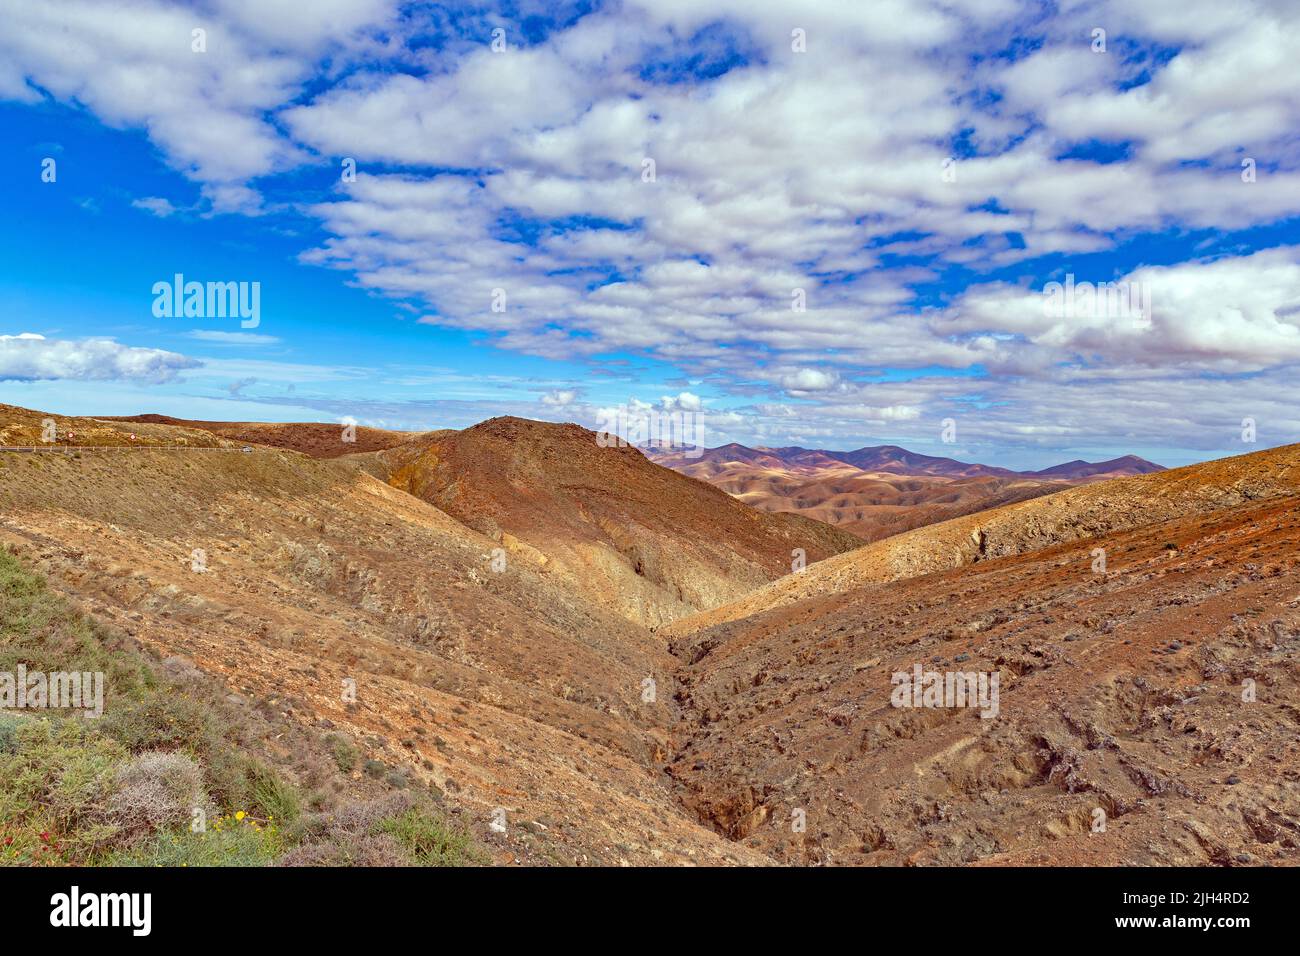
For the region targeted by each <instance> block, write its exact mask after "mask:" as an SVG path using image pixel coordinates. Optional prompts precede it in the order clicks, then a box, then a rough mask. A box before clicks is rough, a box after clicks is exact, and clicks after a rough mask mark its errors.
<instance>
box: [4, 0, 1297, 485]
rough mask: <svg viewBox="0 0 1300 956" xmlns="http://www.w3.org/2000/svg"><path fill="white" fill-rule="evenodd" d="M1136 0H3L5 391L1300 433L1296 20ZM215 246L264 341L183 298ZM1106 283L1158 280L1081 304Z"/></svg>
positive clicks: (204, 405)
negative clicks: (55, 40)
mask: <svg viewBox="0 0 1300 956" xmlns="http://www.w3.org/2000/svg"><path fill="white" fill-rule="evenodd" d="M1127 6H1128V5H1125V4H1109V3H1088V2H1085V3H1079V4H1069V5H1052V6H1045V5H1040V4H1037V3H1017V2H1014V0H963V2H957V3H939V2H937V0H936V2H934V3H929V2H922V0H918V2H915V3H909V4H901V3H898V4H895V3H893V2H882V3H879V4H872V5H862V4H857V3H847V2H845V3H836V2H817V3H813V2H811V0H810V2H792V3H783V4H765V3H752V2H740V0H722V2H718V3H714V4H709V5H702V4H697V3H685V2H676V0H663V2H659V3H648V2H647V3H639V2H631V0H629V2H620V3H608V4H600V3H595V2H591V3H571V4H559V5H557V4H545V5H543V4H530V3H526V2H525V3H515V4H494V5H475V4H465V5H458V7H457V8H456V10H455V11H454V12H452V13H448V12H445V11H443V10H441V9H440V8H437V7H434V6H431V5H427V4H399V3H396V2H387V0H347V2H342V0H340V2H333V0H329V2H325V0H322V2H321V3H319V4H314V5H312V9H311V10H301V9H299V7H301V5H300V4H297V5H295V4H289V3H279V2H271V0H262V2H259V3H252V2H250V0H213V2H203V3H195V4H191V5H182V4H167V5H164V4H161V3H153V2H149V0H132V2H120V3H118V2H105V3H96V4H81V3H77V2H69V3H62V4H50V5H40V6H39V7H37V6H36V5H30V4H21V3H16V2H13V0H0V18H2V19H3V20H4V21H5V22H6V24H7V32H6V34H5V35H4V36H3V37H0V130H2V131H3V135H4V141H5V143H6V146H7V147H8V148H6V149H4V150H0V174H2V175H0V207H3V208H4V210H5V212H6V216H5V225H6V227H7V228H5V229H3V230H0V256H2V258H0V262H2V263H3V265H2V266H0V314H2V315H3V316H4V319H3V323H2V324H0V402H7V403H11V404H18V405H24V406H29V407H37V408H41V409H46V410H51V411H57V412H64V413H76V414H95V413H100V414H131V413H137V412H145V411H157V412H163V413H167V414H173V415H178V416H186V417H198V418H224V419H238V418H250V419H264V420H304V419H310V420H341V419H343V418H345V417H350V418H354V419H355V420H357V421H360V422H363V423H366V424H375V425H387V426H390V427H402V428H426V427H428V428H433V427H460V426H464V425H467V424H470V423H472V422H475V421H478V420H481V419H483V418H486V417H490V416H492V415H496V414H518V415H526V416H530V417H535V418H546V419H552V420H561V421H577V422H579V423H581V424H584V425H587V426H588V427H592V426H594V425H595V424H596V422H597V421H598V420H599V418H600V416H601V415H602V413H603V412H608V410H609V409H611V408H614V407H618V406H624V407H631V408H633V409H649V408H659V409H670V410H671V409H675V410H679V411H682V412H685V413H688V414H691V415H695V416H698V417H699V418H700V419H701V420H702V421H704V422H705V424H706V427H707V433H708V436H709V437H708V443H709V444H711V445H712V444H722V443H724V442H726V441H733V440H734V441H741V442H745V443H748V444H767V445H786V444H802V445H805V446H810V447H829V448H852V447H858V446H860V445H864V444H877V443H884V442H889V443H897V444H902V445H906V446H908V447H911V448H915V449H916V450H918V451H924V452H927V453H932V454H945V455H951V456H953V457H964V458H969V459H977V460H982V461H988V462H991V463H995V464H1002V465H1007V466H1010V467H1043V466H1046V465H1048V464H1052V463H1055V462H1057V461H1060V460H1064V459H1068V458H1075V457H1085V458H1099V457H1112V456H1115V455H1119V454H1125V453H1137V454H1141V455H1143V456H1145V457H1148V458H1151V459H1152V460H1155V461H1159V462H1161V463H1163V464H1170V465H1174V464H1181V463H1185V462H1189V461H1194V460H1200V459H1204V458H1210V457H1218V456H1220V455H1224V454H1232V453H1238V452H1241V451H1249V450H1252V446H1249V445H1245V444H1243V443H1242V441H1241V426H1242V421H1243V419H1246V418H1250V419H1252V420H1254V421H1255V422H1256V425H1257V431H1258V436H1259V438H1258V441H1259V445H1262V446H1268V445H1274V444H1281V443H1284V442H1291V441H1297V440H1300V413H1298V412H1297V411H1296V409H1297V407H1298V405H1297V402H1296V401H1295V399H1296V398H1297V397H1300V396H1297V395H1296V394H1295V390H1296V385H1295V382H1296V376H1295V366H1296V364H1297V362H1300V255H1298V254H1297V250H1298V249H1300V171H1298V169H1300V146H1298V145H1297V141H1296V139H1295V137H1294V130H1295V129H1296V128H1300V127H1298V126H1297V121H1300V79H1298V78H1297V74H1296V71H1295V70H1294V69H1292V68H1290V66H1293V64H1294V59H1295V54H1296V53H1297V52H1300V51H1298V50H1297V49H1296V46H1297V40H1296V39H1295V37H1296V36H1298V35H1300V33H1298V32H1297V28H1300V22H1297V12H1296V11H1295V10H1294V9H1291V8H1290V5H1288V4H1285V3H1281V2H1278V3H1272V2H1267V0H1259V2H1257V3H1254V4H1246V6H1247V7H1249V8H1250V9H1249V10H1234V11H1225V10H1223V9H1220V8H1221V7H1222V4H1214V3H1202V2H1200V0H1187V2H1179V3H1172V2H1164V0H1152V2H1151V3H1147V4H1143V5H1142V6H1143V9H1142V10H1141V11H1133V10H1129V9H1127ZM1229 14H1231V15H1229ZM195 29H201V30H202V31H204V32H203V41H202V44H201V45H202V46H203V49H201V50H196V49H195V48H194V44H195V39H194V33H193V31H194V30H195ZM1098 29H1103V30H1105V31H1106V32H1105V44H1104V47H1103V48H1102V49H1098V39H1097V34H1096V31H1097V30H1098ZM55 30H57V31H60V35H62V36H64V37H65V38H66V42H64V43H63V44H62V45H61V46H51V45H50V44H48V43H44V42H42V40H41V38H42V37H45V36H49V35H51V31H55ZM1242 64H1247V65H1246V66H1244V67H1243V66H1242ZM349 159H350V160H352V161H354V163H355V168H356V171H357V175H356V177H355V180H351V179H349V178H347V177H345V176H343V175H342V171H343V170H344V169H345V168H347V165H346V163H345V160H349ZM49 160H52V161H53V163H54V169H55V172H56V176H55V178H54V181H52V182H48V181H43V178H42V172H43V170H44V169H45V168H47V167H48V165H49V164H48V162H47V161H49ZM651 161H653V175H652V176H651V175H648V172H647V168H648V166H649V165H650V163H651ZM45 178H47V179H48V178H49V177H48V176H46V177H45ZM176 273H183V274H184V275H185V276H186V278H187V279H192V280H198V281H200V282H207V281H220V282H227V281H230V282H246V283H253V282H256V283H258V284H259V288H260V293H261V308H260V316H259V323H258V325H257V326H256V328H243V327H241V325H240V321H239V319H238V318H236V317H225V316H191V317H189V318H184V317H180V318H177V317H166V316H164V317H159V316H156V315H155V314H154V310H153V303H154V296H153V293H152V291H151V290H152V288H153V286H154V284H155V283H157V282H159V281H170V280H171V278H172V276H173V275H174V274H176ZM1067 275H1068V276H1073V280H1074V283H1084V282H1092V283H1097V282H1116V283H1119V284H1120V286H1119V288H1120V289H1121V290H1124V291H1125V292H1126V294H1127V293H1132V301H1133V302H1139V303H1141V302H1145V303H1146V304H1147V307H1146V308H1145V310H1143V309H1141V308H1132V307H1130V305H1129V300H1128V299H1124V300H1122V301H1121V302H1120V304H1119V305H1116V302H1115V301H1109V302H1102V301H1101V300H1100V299H1099V300H1094V301H1089V300H1079V301H1074V300H1072V301H1071V305H1070V310H1069V311H1068V312H1066V313H1065V314H1054V313H1052V312H1051V310H1050V309H1049V308H1047V307H1046V306H1045V299H1046V295H1045V293H1046V290H1047V289H1048V288H1049V284H1050V283H1052V282H1065V281H1066V277H1067ZM1072 284H1073V283H1072ZM800 297H801V299H802V302H801V305H802V307H801V308H800V307H796V306H795V305H794V302H795V300H796V299H797V298H800ZM494 303H497V304H500V305H501V307H500V308H498V309H494V307H493V306H494ZM948 419H952V420H953V421H955V422H956V427H957V435H958V439H957V442H956V443H954V444H944V443H943V442H941V440H940V436H941V431H942V425H943V423H944V422H945V421H946V420H948ZM1254 447H1259V446H1254Z"/></svg>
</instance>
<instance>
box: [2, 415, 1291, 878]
mask: <svg viewBox="0 0 1300 956" xmlns="http://www.w3.org/2000/svg"><path fill="white" fill-rule="evenodd" d="M51 418H52V419H53V420H54V422H55V425H56V428H57V430H58V433H59V434H60V435H62V434H63V433H64V432H65V431H71V432H73V433H80V434H86V435H91V436H93V437H94V440H93V441H88V442H86V444H102V445H105V446H108V447H106V448H104V449H102V450H94V451H92V450H76V449H73V448H65V449H64V450H62V451H60V450H58V449H54V450H45V451H22V452H18V451H15V452H3V453H0V546H3V547H5V548H6V549H8V550H9V551H10V552H11V553H12V555H13V556H14V558H16V562H13V561H10V562H9V564H11V565H14V566H15V567H16V568H18V569H19V570H15V571H12V572H11V573H13V574H26V573H28V572H29V571H34V572H40V573H42V574H44V575H46V576H47V577H48V580H49V586H50V587H51V588H52V589H53V590H54V591H55V592H57V594H58V595H59V599H60V600H65V601H67V602H70V603H71V604H72V605H74V606H75V607H77V608H79V609H80V610H81V611H84V612H85V613H86V614H87V615H89V617H90V618H91V619H93V621H94V622H96V624H95V628H96V631H95V633H103V634H110V635H112V634H120V635H122V637H121V640H122V641H123V642H127V641H129V642H132V643H133V644H134V643H138V645H139V646H140V647H141V648H143V650H144V651H145V652H148V653H149V654H150V655H151V657H152V658H153V659H156V660H157V661H160V662H162V663H163V664H165V665H166V667H167V668H169V669H171V670H175V671H177V672H180V673H184V672H188V671H191V670H193V671H196V672H200V673H202V674H203V675H206V676H205V678H204V679H205V680H208V681H212V682H215V686H216V687H217V688H219V689H218V690H217V691H216V693H215V700H217V701H218V702H219V701H221V700H227V701H228V702H229V703H230V705H231V707H237V708H239V709H240V710H241V712H244V711H252V712H255V713H256V714H260V715H265V718H264V719H262V718H259V721H261V722H259V723H255V727H256V728H258V731H257V732H258V737H257V741H258V744H257V746H258V750H259V754H261V755H262V759H265V760H267V761H269V762H270V764H271V766H272V769H273V770H274V771H275V772H276V773H278V774H280V775H282V776H283V777H284V778H286V779H287V780H288V781H289V782H290V783H292V784H294V785H299V786H302V787H303V788H304V790H306V789H307V788H308V787H309V786H315V784H312V783H311V782H310V781H309V780H306V779H302V778H304V777H305V776H306V775H307V774H308V773H309V772H310V771H309V769H308V768H307V767H305V766H304V763H303V752H304V751H305V750H306V749H308V748H307V746H306V744H303V743H299V742H304V741H305V742H308V743H309V744H310V746H311V747H319V746H323V745H324V744H323V742H324V741H327V740H328V741H332V742H333V743H332V744H330V746H337V747H341V748H343V749H344V750H345V751H347V752H348V753H352V754H355V760H354V761H350V762H348V764H347V767H348V769H347V770H346V772H345V773H344V778H345V779H343V780H341V781H340V780H335V784H334V785H338V786H342V787H344V788H345V789H346V788H347V787H349V786H352V787H355V788H356V789H357V790H358V791H359V792H360V791H364V792H365V794H366V798H367V799H379V800H384V799H386V798H387V797H386V795H387V796H396V795H397V793H396V792H397V791H412V792H414V791H419V792H421V793H425V794H428V795H430V796H431V797H433V798H436V801H437V803H438V805H439V806H440V807H441V808H443V810H444V811H445V812H446V813H447V814H448V815H449V818H451V819H455V820H458V821H461V822H462V823H463V824H464V825H465V826H467V827H468V828H469V831H470V833H471V834H472V836H473V838H474V841H475V843H476V845H479V846H481V847H482V848H483V851H484V852H485V853H487V854H488V855H489V856H490V858H491V860H492V861H493V862H496V863H501V864H518V863H521V864H543V865H548V864H559V865H569V864H577V865H583V864H596V863H603V864H615V865H617V864H630V865H638V864H728V865H730V864H770V863H774V862H777V863H781V862H786V863H788V862H793V863H826V864H835V865H855V864H862V865H875V864H959V863H960V864H994V865H996V864H1006V863H1035V864H1091V863H1115V864H1126V865H1143V864H1171V863H1186V864H1213V865H1245V864H1260V863H1288V862H1291V863H1294V862H1296V860H1297V859H1298V858H1300V857H1298V854H1300V824H1297V820H1300V769H1298V768H1300V731H1297V726H1300V717H1297V709H1296V705H1295V701H1296V700H1297V692H1298V691H1300V669H1298V668H1297V665H1296V660H1297V652H1300V518H1297V507H1300V446H1291V447H1286V448H1278V449H1272V450H1269V451H1265V452H1259V453H1255V454H1252V455H1244V456H1239V457H1236V458H1230V459H1223V460H1221V461H1216V462H1210V463H1207V464H1203V465H1197V466H1193V467H1190V468H1184V469H1178V470H1175V471H1168V472H1159V473H1155V474H1149V475H1144V476H1138V477H1129V478H1121V479H1116V480H1111V481H1100V482H1097V483H1092V484H1087V485H1082V486H1079V487H1073V488H1070V489H1068V490H1066V491H1063V492H1058V493H1054V494H1051V495H1048V496H1045V497H1040V498H1035V499H1033V500H1030V501H1024V502H1019V503H1016V504H1011V505H1007V506H1003V507H999V508H995V509H992V510H989V511H985V512H982V513H980V514H977V515H972V516H964V517H959V518H956V519H953V520H950V521H946V522H943V523H941V524H937V525H933V526H929V527H925V528H921V529H917V530H913V531H910V532H907V533H905V534H901V535H897V536H894V537H891V538H888V539H885V540H882V541H878V542H875V543H872V544H868V545H865V546H862V547H860V548H857V549H856V550H852V551H849V552H847V553H841V554H833V553H832V552H833V550H834V549H835V548H836V547H839V546H842V545H845V544H847V543H850V542H849V540H848V539H846V538H844V537H841V536H840V535H841V534H842V533H841V532H838V531H836V530H835V529H832V528H829V527H827V526H825V525H819V524H817V523H815V522H811V521H807V520H804V519H801V518H799V517H798V516H793V515H765V514H762V513H760V512H757V511H755V510H753V509H751V508H749V507H748V506H746V505H744V504H743V503H741V502H740V501H737V500H736V499H734V498H732V497H730V496H728V495H726V494H725V493H723V492H722V491H720V490H718V489H716V488H713V487H711V486H709V485H707V484H704V483H702V482H699V481H696V480H694V479H691V478H688V477H685V476H681V475H676V474H674V473H673V472H671V471H668V470H666V469H663V468H659V467H658V466H656V465H653V464H652V463H650V462H649V461H647V460H646V459H645V458H644V457H643V456H642V455H641V454H640V453H639V452H637V451H636V450H634V449H630V448H624V449H614V448H608V449H606V448H600V447H599V446H598V445H596V443H595V440H594V436H593V435H592V433H590V432H586V431H584V430H582V429H580V428H577V427H576V426H559V425H546V424H542V423H535V422H523V421H521V420H518V419H497V420H494V421H491V422H486V423H484V424H483V425H480V426H476V428H471V429H466V430H464V431H461V432H435V433H425V434H422V435H418V436H416V437H414V438H408V439H406V440H405V441H402V442H400V443H399V444H397V445H395V446H393V447H390V448H386V449H382V450H379V451H371V452H363V453H358V454H352V455H344V456H341V457H321V458H316V457H311V456H309V455H306V454H302V453H300V452H297V451H292V450H288V449H287V448H275V447H267V446H265V445H261V444H251V448H252V450H251V451H248V452H245V451H244V450H243V449H244V447H245V443H246V442H249V443H251V441H252V440H251V439H250V438H248V437H246V436H247V434H249V433H247V432H246V433H244V436H241V438H240V439H239V440H238V441H231V440H230V439H228V438H222V437H218V436H216V435H215V434H213V433H212V432H208V431H205V430H202V429H198V428H195V427H193V426H192V425H189V424H187V425H168V424H164V423H158V422H140V421H131V422H126V421H106V420H96V419H69V418H63V417H60V416H47V415H44V414H43V413H40V412H31V411H27V410H22V409H13V408H7V407H6V408H4V409H0V429H3V430H4V433H5V434H6V435H9V436H12V437H11V438H9V439H7V443H9V444H17V445H30V444H38V443H39V437H40V430H41V429H42V428H44V427H46V424H47V422H46V420H47V419H51ZM277 427H278V428H280V429H283V431H282V432H281V433H280V434H281V435H282V438H283V441H284V442H285V443H287V444H290V445H294V446H304V445H305V446H310V445H311V444H312V441H313V438H312V436H311V434H310V433H309V434H307V435H306V436H300V435H296V434H294V432H293V427H292V426H277ZM33 429H35V431H33ZM308 431H309V432H310V430H308ZM132 435H134V438H133V437H132ZM14 438H17V439H18V440H14ZM317 450H318V451H319V450H320V449H317ZM444 509H445V510H444ZM819 535H820V536H822V537H819ZM817 542H821V545H820V546H821V548H822V551H820V552H819V551H817V550H815V549H816V547H818V544H817ZM794 547H804V548H807V550H808V557H809V559H810V560H811V559H813V558H815V557H817V556H818V555H819V554H828V555H830V556H828V557H825V558H824V559H823V560H821V561H819V562H817V563H813V564H809V565H808V567H807V569H806V570H804V571H802V572H791V571H790V570H789V566H788V563H787V562H788V553H789V550H790V549H792V548H794ZM502 557H504V560H501V558H502ZM7 560H8V559H7ZM783 569H784V573H782V572H783ZM635 581H641V582H643V583H642V584H640V585H637V584H635V583H633V582H635ZM665 595H668V597H665ZM726 595H735V597H734V599H732V600H730V601H729V602H728V603H726V604H722V605H719V606H717V607H711V608H710V607H709V606H708V604H707V603H703V602H707V601H709V600H714V599H721V598H723V597H725V596H726ZM688 597H690V598H692V599H693V600H698V601H700V602H702V606H704V607H706V608H707V609H706V610H703V611H698V612H696V613H693V614H689V615H686V616H682V617H679V618H678V619H677V620H675V621H672V622H671V623H669V624H667V625H666V626H662V627H656V628H652V627H648V626H645V624H643V623H640V622H639V621H638V620H635V619H633V618H634V616H635V615H630V614H629V609H630V608H631V609H633V610H636V609H637V608H640V609H641V610H640V613H642V614H645V615H649V614H650V613H651V612H653V613H655V614H658V615H659V618H658V619H659V620H666V619H667V618H668V617H669V616H671V614H670V612H671V611H672V610H674V609H676V610H679V611H684V609H685V608H686V606H687V605H688V602H687V600H686V598H688ZM670 599H671V600H670ZM672 601H676V602H677V603H676V604H673V603H671V602H672ZM636 602H640V603H636ZM114 640H116V639H115V638H114ZM11 653H12V652H11ZM917 666H919V667H920V668H921V669H922V670H923V671H925V670H930V671H933V672H936V673H938V674H940V675H945V674H954V673H959V672H960V673H963V674H969V675H971V679H972V680H973V681H974V680H976V678H977V677H978V676H979V675H983V676H984V678H985V681H986V684H987V682H988V680H989V679H990V678H991V675H994V674H996V675H997V680H998V684H997V697H996V698H995V699H993V700H992V704H993V707H992V710H991V711H990V712H989V714H990V715H989V717H988V718H982V717H981V716H980V713H979V712H977V711H976V710H975V709H973V708H971V707H960V706H959V707H953V706H938V707H935V706H926V707H920V708H916V707H899V706H895V704H896V703H897V701H895V700H891V695H892V692H893V691H894V684H895V675H897V674H909V673H912V672H913V669H914V668H916V667H917ZM972 686H973V685H972ZM220 688H224V689H225V690H224V691H222V690H220ZM986 689H987V688H986ZM114 693H115V691H114V689H113V687H111V686H110V687H109V688H108V695H109V700H110V704H109V709H110V711H111V710H112V708H113V699H114V698H113V695H114ZM222 693H225V694H226V696H225V697H222ZM984 703H985V704H986V705H987V704H989V703H990V701H989V700H985V701H984ZM986 709H987V708H986ZM291 727H292V728H299V729H301V731H302V732H301V733H297V732H294V733H290V732H288V730H287V729H286V728H291ZM277 728H278V729H277ZM296 741H297V742H296ZM342 767H343V764H340V768H342ZM331 772H332V773H333V771H331ZM336 776H337V774H336ZM349 781H350V782H349ZM341 796H346V794H341Z"/></svg>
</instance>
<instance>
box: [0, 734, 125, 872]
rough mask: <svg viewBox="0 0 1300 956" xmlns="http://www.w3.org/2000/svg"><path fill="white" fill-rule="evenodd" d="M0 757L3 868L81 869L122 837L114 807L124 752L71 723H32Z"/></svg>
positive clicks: (0, 826)
mask: <svg viewBox="0 0 1300 956" xmlns="http://www.w3.org/2000/svg"><path fill="white" fill-rule="evenodd" d="M14 736H15V743H16V746H15V747H14V749H13V750H11V751H8V752H5V753H0V853H3V860H4V862H5V863H11V864H12V863H18V864H38V865H39V864H43V863H49V864H55V863H68V862H79V861H83V860H85V859H87V858H88V857H90V856H92V855H94V854H95V853H97V852H98V851H100V850H102V849H104V848H105V847H106V846H107V845H108V843H109V841H110V840H112V839H113V837H114V836H115V835H116V834H117V832H118V827H117V826H116V825H115V824H114V823H113V822H112V821H111V815H110V813H109V801H110V799H111V796H112V793H113V775H114V770H115V767H116V766H117V765H118V764H119V763H120V762H121V761H122V760H123V759H124V758H125V756H126V754H125V752H124V751H123V750H122V749H121V748H120V747H119V746H118V745H117V744H115V743H114V742H113V741H111V740H108V739H107V738H104V737H102V736H101V735H99V734H97V733H95V732H93V731H91V730H88V729H87V728H86V727H85V726H84V725H83V724H82V723H81V722H80V721H77V720H75V719H71V718H56V719H50V718H40V719H37V718H27V719H24V720H22V721H21V723H20V724H19V726H18V727H17V729H16V732H15V735H14Z"/></svg>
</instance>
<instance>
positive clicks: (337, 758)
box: [325, 734, 360, 773]
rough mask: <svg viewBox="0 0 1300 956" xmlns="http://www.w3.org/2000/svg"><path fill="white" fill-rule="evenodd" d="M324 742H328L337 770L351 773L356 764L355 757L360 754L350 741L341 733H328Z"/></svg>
mask: <svg viewBox="0 0 1300 956" xmlns="http://www.w3.org/2000/svg"><path fill="white" fill-rule="evenodd" d="M325 742H326V743H327V744H329V748H330V751H331V753H333V754H334V762H335V763H337V764H338V766H339V770H341V771H342V772H343V773H351V772H352V771H353V769H354V768H355V767H356V765H357V757H358V756H360V754H359V753H358V751H357V748H356V746H355V745H354V744H353V743H352V741H350V740H348V738H347V737H345V736H343V735H342V734H330V735H329V736H328V737H326V738H325Z"/></svg>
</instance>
